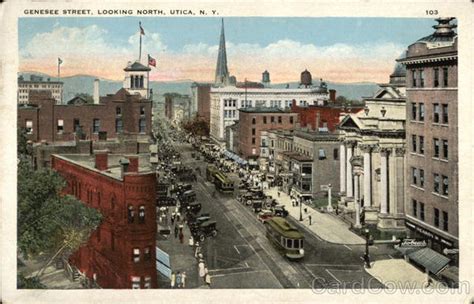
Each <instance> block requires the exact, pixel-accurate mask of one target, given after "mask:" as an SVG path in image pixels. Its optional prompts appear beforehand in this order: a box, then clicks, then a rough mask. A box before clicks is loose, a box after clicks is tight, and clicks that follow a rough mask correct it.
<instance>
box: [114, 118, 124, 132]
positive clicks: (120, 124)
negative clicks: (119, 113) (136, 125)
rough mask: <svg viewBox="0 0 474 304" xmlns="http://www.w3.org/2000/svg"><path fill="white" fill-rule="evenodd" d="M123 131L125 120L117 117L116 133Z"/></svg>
mask: <svg viewBox="0 0 474 304" xmlns="http://www.w3.org/2000/svg"><path fill="white" fill-rule="evenodd" d="M122 132H123V121H122V119H121V118H117V119H115V133H122Z"/></svg>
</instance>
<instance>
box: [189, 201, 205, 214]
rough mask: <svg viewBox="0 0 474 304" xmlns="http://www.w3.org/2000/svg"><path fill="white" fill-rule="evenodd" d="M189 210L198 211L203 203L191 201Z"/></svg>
mask: <svg viewBox="0 0 474 304" xmlns="http://www.w3.org/2000/svg"><path fill="white" fill-rule="evenodd" d="M186 209H187V210H188V211H190V212H192V213H198V212H199V211H201V204H200V203H191V204H189V205H188V206H187V208H186Z"/></svg>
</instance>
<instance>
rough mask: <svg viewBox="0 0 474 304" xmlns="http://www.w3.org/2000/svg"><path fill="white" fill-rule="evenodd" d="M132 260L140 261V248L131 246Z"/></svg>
mask: <svg viewBox="0 0 474 304" xmlns="http://www.w3.org/2000/svg"><path fill="white" fill-rule="evenodd" d="M133 261H134V262H135V263H138V262H140V249H139V248H133Z"/></svg>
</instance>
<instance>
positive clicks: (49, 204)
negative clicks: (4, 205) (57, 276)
mask: <svg viewBox="0 0 474 304" xmlns="http://www.w3.org/2000/svg"><path fill="white" fill-rule="evenodd" d="M24 136H25V135H24V134H23V133H22V132H19V137H18V152H19V154H18V160H19V162H18V209H17V216H18V222H17V225H18V250H19V254H21V255H22V256H23V258H35V257H37V256H39V255H40V254H47V255H49V256H51V258H50V259H49V261H48V262H47V263H46V264H45V265H44V267H43V269H42V270H41V271H39V272H38V274H37V276H36V277H37V278H39V277H40V276H41V274H42V273H43V270H44V269H45V268H46V267H47V266H48V265H49V264H50V263H51V262H52V261H53V260H54V258H56V257H57V256H59V255H60V254H62V253H64V252H66V250H67V252H74V251H75V250H77V249H78V248H79V246H80V245H81V244H83V243H84V242H86V241H87V240H88V238H89V235H90V233H91V232H92V231H93V230H94V229H96V228H97V226H98V225H99V224H100V221H101V214H100V212H98V211H97V210H96V209H93V208H89V207H87V206H86V205H85V204H84V203H82V202H81V201H79V200H77V199H76V198H74V197H72V196H69V195H62V194H61V190H62V189H63V188H64V186H65V185H66V183H65V181H64V179H63V178H62V177H61V176H60V175H59V174H58V173H57V172H55V171H53V170H50V169H40V170H34V169H33V165H32V163H31V158H29V157H28V153H29V151H30V150H31V148H30V147H29V146H28V144H27V142H26V141H25V138H23V137H24ZM38 282H39V281H38ZM17 284H18V286H20V285H21V286H30V285H31V284H33V285H34V284H35V281H34V280H33V281H31V280H27V281H25V280H22V278H21V277H18V282H17ZM25 288H28V287H25Z"/></svg>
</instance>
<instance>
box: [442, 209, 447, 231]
mask: <svg viewBox="0 0 474 304" xmlns="http://www.w3.org/2000/svg"><path fill="white" fill-rule="evenodd" d="M443 230H444V231H448V213H447V212H446V211H443Z"/></svg>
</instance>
